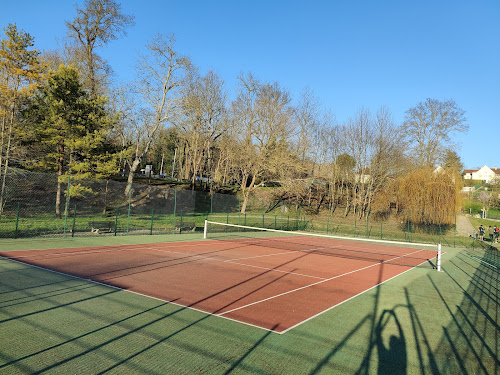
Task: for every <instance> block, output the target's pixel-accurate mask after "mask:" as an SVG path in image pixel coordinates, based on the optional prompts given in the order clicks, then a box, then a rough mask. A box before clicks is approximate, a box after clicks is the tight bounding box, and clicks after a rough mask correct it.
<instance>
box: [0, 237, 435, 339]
mask: <svg viewBox="0 0 500 375" xmlns="http://www.w3.org/2000/svg"><path fill="white" fill-rule="evenodd" d="M259 241H261V242H259V243H257V244H256V243H255V241H251V242H247V241H245V240H240V241H238V240H232V241H224V240H217V241H214V240H203V241H197V242H174V243H158V244H144V245H120V246H102V247H86V248H82V247H80V248H67V249H52V250H28V251H11V252H8V251H7V252H0V255H1V256H4V257H7V258H10V259H14V260H17V261H20V262H23V263H28V264H31V265H36V266H39V267H43V268H46V269H50V270H54V271H58V272H62V273H65V274H70V275H74V276H78V277H81V278H85V279H90V280H93V281H97V282H101V283H105V284H108V285H112V286H115V287H118V288H122V289H125V290H129V291H133V292H136V293H140V294H144V295H147V296H151V297H155V298H158V299H161V300H165V301H171V302H173V303H175V304H178V305H182V306H187V307H189V308H193V309H197V310H201V311H204V312H207V313H211V314H213V315H216V316H222V317H225V318H229V319H232V320H236V321H239V322H243V323H246V324H250V325H253V326H257V327H261V328H264V329H268V330H273V331H275V332H278V333H283V332H285V331H287V330H289V329H291V328H293V327H295V326H297V325H299V324H301V323H303V322H305V321H307V320H309V319H311V318H312V317H315V316H317V315H319V314H320V313H322V312H324V311H326V310H329V309H331V308H332V307H334V306H336V305H338V304H340V303H342V302H345V301H346V300H348V299H350V298H352V297H354V296H356V295H358V294H360V293H362V292H364V291H366V290H368V289H370V288H372V287H374V286H376V285H378V284H380V283H382V282H384V281H387V280H389V279H391V278H393V277H395V276H397V275H399V274H401V273H403V272H405V271H408V270H409V269H411V268H412V267H414V266H417V265H420V264H422V263H424V262H427V260H429V259H432V258H434V257H435V256H436V252H435V251H434V250H431V249H426V250H421V249H414V248H412V249H411V248H405V247H395V246H386V245H382V244H372V243H364V242H353V241H345V240H334V241H332V240H331V239H316V238H303V237H292V238H290V237H288V238H286V243H285V242H284V241H285V239H283V238H266V239H261V240H259ZM290 241H291V244H290ZM305 248H307V249H309V250H307V251H304V249H305ZM331 253H334V256H332V254H331Z"/></svg>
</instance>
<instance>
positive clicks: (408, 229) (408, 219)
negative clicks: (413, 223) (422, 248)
mask: <svg viewBox="0 0 500 375" xmlns="http://www.w3.org/2000/svg"><path fill="white" fill-rule="evenodd" d="M406 224H407V225H406V227H407V229H406V236H407V237H406V240H407V241H408V242H411V239H410V210H408V218H407V219H406Z"/></svg>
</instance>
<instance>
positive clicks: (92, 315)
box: [0, 249, 500, 374]
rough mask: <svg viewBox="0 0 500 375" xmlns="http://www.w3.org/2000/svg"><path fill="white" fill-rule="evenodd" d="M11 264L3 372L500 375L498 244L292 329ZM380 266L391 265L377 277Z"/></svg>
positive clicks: (2, 321)
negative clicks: (277, 330)
mask: <svg viewBox="0 0 500 375" xmlns="http://www.w3.org/2000/svg"><path fill="white" fill-rule="evenodd" d="M304 256H307V254H304ZM5 262H6V261H5ZM3 263H4V261H2V262H0V267H1V265H2V264H3ZM283 265H284V264H283ZM9 267H10V268H11V269H10V270H9V272H4V273H2V275H7V274H12V273H16V272H17V274H16V275H17V279H15V280H13V279H12V280H11V279H9V278H5V277H3V276H2V278H0V288H1V289H0V295H1V296H2V299H1V300H0V303H1V304H0V312H1V318H0V344H1V345H2V349H0V372H6V373H8V372H9V371H13V372H14V371H17V372H23V373H41V372H48V373H50V372H52V373H61V372H66V373H75V372H80V373H151V374H162V373H179V372H184V373H200V374H240V373H261V374H282V373H283V374H284V373H298V374H320V373H328V374H337V373H338V374H407V373H408V374H410V373H411V374H413V373H417V374H418V373H420V374H459V373H462V374H476V373H489V374H499V373H500V361H499V359H498V358H499V355H500V353H499V350H500V334H499V332H500V327H499V324H498V317H499V316H500V311H499V297H498V295H499V293H498V292H499V282H498V280H499V272H498V270H499V267H500V259H499V256H498V251H497V250H491V249H490V250H486V251H484V250H474V251H472V250H466V251H462V252H460V253H458V254H457V255H456V256H455V257H454V258H451V259H449V260H448V261H447V262H446V263H445V264H444V265H443V272H441V273H437V272H435V271H428V270H423V269H420V270H415V271H412V272H418V273H419V274H420V276H418V277H417V276H415V277H413V279H412V281H411V282H408V283H401V284H398V282H397V280H399V279H400V278H398V279H396V280H395V281H396V282H395V283H392V282H391V283H390V285H389V284H387V283H386V284H381V285H379V286H378V287H376V288H374V289H373V290H372V291H371V292H369V293H365V294H364V295H363V296H360V298H359V300H358V298H355V299H354V300H352V301H349V302H348V303H346V304H344V305H343V306H342V309H334V310H332V311H330V312H327V313H325V314H322V315H321V316H319V317H318V318H317V319H313V320H311V321H309V322H307V323H306V324H304V325H301V326H300V327H297V328H296V329H292V330H291V331H289V332H287V333H286V334H284V335H278V334H276V333H273V332H271V331H263V330H261V329H256V328H254V327H249V326H245V325H242V324H240V323H236V322H231V321H229V320H225V319H220V318H218V317H214V316H212V315H208V314H204V313H201V312H197V311H193V310H191V309H189V307H181V306H177V305H174V304H173V303H170V302H163V301H158V300H154V299H150V298H145V297H141V296H137V295H132V294H129V293H124V292H122V291H119V290H110V289H109V288H108V287H106V286H103V285H98V284H88V283H86V282H84V281H82V280H74V279H68V277H66V276H63V275H58V274H49V273H47V272H46V271H43V270H31V271H30V270H29V269H26V266H24V265H20V264H17V265H15V266H12V265H9ZM268 272H271V271H269V270H266V271H263V272H262V273H259V275H262V274H265V273H268ZM382 272H383V264H382V265H381V267H380V270H379V280H381V275H382ZM254 277H257V276H254ZM254 277H252V278H250V277H249V278H248V279H247V280H244V281H242V283H246V282H250V281H251V280H252V279H253V278H254ZM281 277H283V276H277V277H275V278H273V280H272V281H270V283H273V282H277V281H279V280H280V278H281ZM233 287H236V285H235V286H233ZM261 287H265V285H263V286H261ZM257 290H258V289H256V290H251V291H249V293H255V292H256V291H257ZM224 292H225V290H220V291H219V292H218V293H224ZM218 293H214V294H213V295H211V296H209V297H207V298H212V297H215V296H216V295H217V294H218ZM241 298H243V297H241ZM360 300H365V301H369V302H367V304H365V305H360V303H361V302H360ZM172 302H174V303H175V301H172ZM198 302H199V301H197V302H196V303H198ZM231 303H233V302H231ZM367 306H368V308H366V307H367ZM349 316H350V317H352V319H351V320H349ZM336 319H339V320H341V321H336ZM6 328H7V329H6ZM9 332H12V336H9ZM14 332H15V334H16V335H23V337H20V336H19V337H16V336H14ZM339 332H341V333H339ZM7 340H9V341H7ZM36 340H43V341H39V342H37V341H36ZM7 343H8V344H9V345H6V344H7ZM8 346H9V347H8ZM10 346H17V347H16V348H14V349H13V348H11V347H10ZM82 370H85V371H82Z"/></svg>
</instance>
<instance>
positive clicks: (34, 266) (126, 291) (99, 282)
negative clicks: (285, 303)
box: [0, 255, 281, 335]
mask: <svg viewBox="0 0 500 375" xmlns="http://www.w3.org/2000/svg"><path fill="white" fill-rule="evenodd" d="M0 259H3V260H8V261H11V262H15V263H19V264H22V265H24V266H29V267H33V268H37V269H40V270H43V271H48V272H52V273H55V274H59V275H62V276H66V277H70V278H73V279H78V280H82V281H86V282H89V283H93V284H97V285H102V286H105V287H108V288H112V289H116V290H119V291H123V292H125V293H132V294H136V295H138V296H142V297H147V298H152V299H154V300H157V301H161V302H167V303H170V304H172V305H175V306H178V307H180V308H181V310H183V309H188V310H193V311H197V312H200V313H203V314H207V315H210V316H215V317H217V318H222V319H227V320H230V321H232V322H236V323H241V324H244V325H247V326H250V327H254V328H259V329H262V330H264V331H268V332H272V333H276V334H278V335H279V334H281V332H278V331H275V330H273V329H269V328H264V327H261V326H258V325H255V324H252V323H248V322H245V321H243V320H238V319H233V318H229V317H227V316H219V315H217V314H215V313H211V312H208V311H204V310H201V309H197V308H196V307H191V306H186V305H182V304H180V303H177V302H173V301H170V300H167V299H162V298H158V297H154V296H150V295H147V294H144V293H141V292H135V291H133V290H130V289H124V288H122V287H119V286H115V285H113V284H107V283H105V282H101V281H96V280H92V279H86V278H84V277H80V276H75V275H72V274H70V273H65V272H60V271H55V270H51V269H50V268H45V267H41V266H36V265H33V264H29V263H24V262H22V261H19V260H16V259H12V258H8V257H4V256H1V255H0ZM181 310H179V311H181ZM176 313H177V311H176V312H174V313H172V314H169V316H170V315H173V314H176ZM200 320H201V319H200Z"/></svg>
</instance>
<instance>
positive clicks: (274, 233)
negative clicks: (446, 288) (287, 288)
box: [203, 220, 441, 271]
mask: <svg viewBox="0 0 500 375" xmlns="http://www.w3.org/2000/svg"><path fill="white" fill-rule="evenodd" d="M203 237H204V238H205V239H211V240H218V241H230V242H237V243H240V244H244V245H248V246H260V247H266V248H271V249H280V250H286V251H294V252H305V253H310V254H316V255H326V256H334V257H341V258H348V259H354V260H362V261H370V262H377V263H389V264H397V265H404V266H409V267H418V266H422V267H426V268H434V269H437V270H438V271H440V270H441V244H428V243H415V242H401V241H387V240H376V239H367V238H360V237H342V236H333V235H328V234H320V233H311V232H302V231H285V230H279V229H269V228H258V227H251V226H245V225H237V224H228V223H220V222H215V221H209V220H206V221H205V228H204V235H203Z"/></svg>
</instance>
